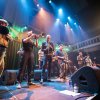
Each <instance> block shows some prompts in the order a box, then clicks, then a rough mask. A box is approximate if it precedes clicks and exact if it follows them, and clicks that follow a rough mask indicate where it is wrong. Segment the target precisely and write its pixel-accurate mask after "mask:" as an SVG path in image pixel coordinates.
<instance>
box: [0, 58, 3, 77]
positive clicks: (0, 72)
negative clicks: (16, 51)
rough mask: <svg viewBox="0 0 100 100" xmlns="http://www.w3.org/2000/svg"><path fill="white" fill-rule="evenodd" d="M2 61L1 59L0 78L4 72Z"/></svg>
mask: <svg viewBox="0 0 100 100" xmlns="http://www.w3.org/2000/svg"><path fill="white" fill-rule="evenodd" d="M3 61H4V60H3V58H2V59H1V61H0V66H1V67H2V70H1V71H0V77H1V76H2V73H3V71H4V66H3V65H2V62H3Z"/></svg>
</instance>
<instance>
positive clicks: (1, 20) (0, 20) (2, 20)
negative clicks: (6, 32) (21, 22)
mask: <svg viewBox="0 0 100 100" xmlns="http://www.w3.org/2000/svg"><path fill="white" fill-rule="evenodd" d="M1 22H2V23H5V24H6V26H8V22H7V21H6V20H4V19H0V23H1Z"/></svg>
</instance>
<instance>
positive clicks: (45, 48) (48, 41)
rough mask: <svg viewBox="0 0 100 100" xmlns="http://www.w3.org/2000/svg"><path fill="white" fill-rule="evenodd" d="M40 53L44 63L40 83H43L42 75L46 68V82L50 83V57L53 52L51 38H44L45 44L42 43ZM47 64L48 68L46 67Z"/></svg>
mask: <svg viewBox="0 0 100 100" xmlns="http://www.w3.org/2000/svg"><path fill="white" fill-rule="evenodd" d="M42 51H43V52H44V61H43V66H42V76H41V82H43V75H44V73H45V69H46V67H47V69H48V81H51V80H50V78H51V63H52V55H53V51H54V45H53V43H52V42H51V36H50V35H47V36H46V42H43V43H42ZM47 63H48V66H47Z"/></svg>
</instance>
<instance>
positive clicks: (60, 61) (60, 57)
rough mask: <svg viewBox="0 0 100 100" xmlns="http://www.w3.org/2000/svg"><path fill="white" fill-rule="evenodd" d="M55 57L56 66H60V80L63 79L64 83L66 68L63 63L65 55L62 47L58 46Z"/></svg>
mask: <svg viewBox="0 0 100 100" xmlns="http://www.w3.org/2000/svg"><path fill="white" fill-rule="evenodd" d="M55 55H56V57H57V58H58V64H59V65H60V75H59V76H60V79H63V80H64V81H65V80H66V71H67V66H66V63H65V62H64V60H65V55H64V52H63V46H62V45H60V46H59V50H57V51H56V54H55Z"/></svg>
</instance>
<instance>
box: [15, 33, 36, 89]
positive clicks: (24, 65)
mask: <svg viewBox="0 0 100 100" xmlns="http://www.w3.org/2000/svg"><path fill="white" fill-rule="evenodd" d="M34 37H35V34H33V33H32V32H28V33H27V37H26V38H23V39H22V44H23V45H22V46H23V47H22V48H23V54H22V58H21V62H20V69H19V73H18V77H17V81H18V83H19V84H18V85H17V88H21V81H22V79H23V76H24V73H25V69H27V72H28V85H33V83H32V82H31V71H32V67H33V63H34V54H33V46H36V47H37V39H36V43H34V42H33V40H32V39H34ZM17 53H18V52H17Z"/></svg>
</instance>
